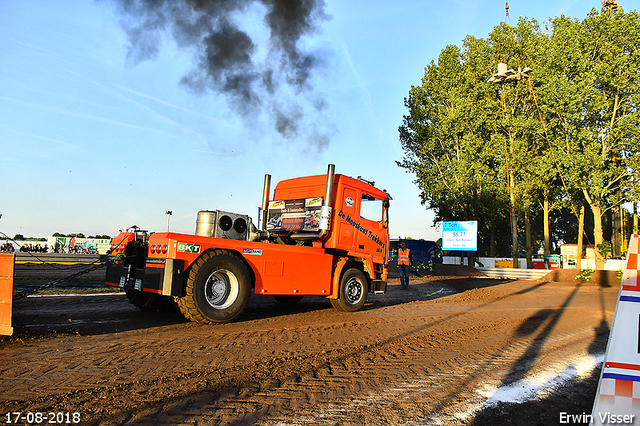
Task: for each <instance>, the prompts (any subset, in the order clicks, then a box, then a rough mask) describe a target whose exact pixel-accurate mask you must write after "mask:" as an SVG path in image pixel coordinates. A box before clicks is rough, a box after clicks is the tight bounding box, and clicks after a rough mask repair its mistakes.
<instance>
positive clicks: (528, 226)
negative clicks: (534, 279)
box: [524, 208, 533, 269]
mask: <svg viewBox="0 0 640 426" xmlns="http://www.w3.org/2000/svg"><path fill="white" fill-rule="evenodd" d="M524 233H525V245H526V246H527V247H526V249H527V269H533V259H532V257H533V247H531V218H530V217H529V209H526V208H525V210H524Z"/></svg>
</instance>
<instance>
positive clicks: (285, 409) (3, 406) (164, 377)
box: [0, 265, 619, 425]
mask: <svg viewBox="0 0 640 426" xmlns="http://www.w3.org/2000/svg"><path fill="white" fill-rule="evenodd" d="M436 266H437V269H436V271H435V272H434V273H432V274H430V276H426V277H422V278H414V279H413V280H412V283H411V286H410V289H409V290H406V291H403V290H401V289H400V286H399V283H398V282H397V280H392V281H391V282H390V285H389V290H388V292H387V294H386V295H382V296H370V297H369V300H368V303H367V304H366V306H365V309H364V310H363V311H361V312H356V313H344V312H338V311H336V310H334V309H333V308H332V307H331V304H330V303H329V301H328V300H326V299H323V298H320V297H308V296H307V297H305V298H304V299H303V300H302V301H301V302H300V303H299V304H297V305H294V306H284V305H281V304H279V303H277V302H276V301H274V300H273V299H271V298H270V297H267V296H252V298H251V299H250V302H249V305H248V306H247V309H246V310H245V312H244V314H243V315H242V316H241V317H240V318H239V319H237V320H236V321H235V322H233V323H230V324H225V325H216V326H211V325H198V324H194V323H189V322H186V321H185V320H184V319H183V318H182V317H181V316H180V315H179V314H177V313H152V312H144V311H141V310H138V309H136V308H134V307H133V306H131V305H130V304H129V303H128V301H127V299H126V297H125V296H124V295H123V294H120V293H112V294H102V295H95V294H93V295H80V296H78V295H76V296H74V295H66V296H52V295H46V296H45V297H28V298H22V299H19V300H16V301H15V303H14V318H13V326H14V329H15V333H14V335H13V336H11V337H2V338H0V377H1V379H0V415H2V416H4V419H5V421H6V420H7V419H8V418H7V417H6V416H7V415H6V413H10V412H17V411H19V412H21V413H36V412H42V413H45V414H47V413H67V412H68V413H79V414H78V415H77V417H76V419H78V418H79V419H80V420H81V424H100V425H119V424H140V425H147V424H149V425H151V424H154V425H155V424H180V425H245V424H255V425H430V424H445V425H502V424H504V425H507V424H509V425H512V424H513V425H553V424H559V422H560V413H569V414H581V413H587V414H588V413H590V412H591V409H592V405H593V399H594V396H595V391H596V386H597V381H598V377H599V364H598V360H599V361H601V360H602V354H603V353H604V351H605V348H606V340H607V337H608V334H609V327H610V324H611V320H612V318H613V311H614V308H615V304H616V300H617V295H618V287H619V280H617V279H616V276H615V272H613V273H600V274H598V275H595V276H594V280H593V281H591V282H585V283H583V282H580V281H575V280H574V277H575V275H576V274H575V271H573V272H571V271H562V272H559V273H555V274H554V273H551V274H550V275H548V276H547V277H546V278H545V279H541V280H536V281H527V280H523V281H512V280H497V279H488V278H483V277H480V276H478V275H480V274H478V273H477V272H476V271H475V270H473V269H470V268H465V267H455V266H449V265H436ZM16 277H17V278H19V277H20V271H17V272H16ZM17 281H18V282H19V281H20V280H19V279H18V280H17ZM594 366H595V368H594ZM514 395H515V397H514ZM514 401H517V402H514ZM70 418H71V419H72V420H73V417H70ZM11 420H13V419H11ZM19 423H20V422H19ZM21 423H25V422H21Z"/></svg>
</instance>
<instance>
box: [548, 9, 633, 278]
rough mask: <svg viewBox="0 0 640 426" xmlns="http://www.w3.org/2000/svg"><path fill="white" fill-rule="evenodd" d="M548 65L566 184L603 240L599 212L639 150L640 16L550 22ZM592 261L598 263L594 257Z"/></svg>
mask: <svg viewBox="0 0 640 426" xmlns="http://www.w3.org/2000/svg"><path fill="white" fill-rule="evenodd" d="M550 52H552V56H551V58H550V59H551V60H550V61H549V63H550V66H551V67H552V68H553V69H554V71H555V78H554V79H553V80H552V81H551V84H552V85H554V91H553V92H554V93H556V97H555V99H553V100H550V103H549V105H552V108H553V110H554V113H555V115H556V117H557V119H556V122H557V123H558V125H560V126H561V127H562V131H563V133H564V136H565V137H564V140H563V141H562V144H558V145H557V146H556V148H557V150H558V152H560V153H561V155H562V157H563V162H564V164H565V166H566V168H565V170H564V172H565V174H566V179H567V181H568V184H569V185H571V186H572V187H574V188H577V189H579V190H580V191H581V192H582V195H583V196H584V199H585V200H586V202H587V203H588V204H589V206H590V208H591V211H592V214H593V220H594V228H595V229H594V242H595V244H596V246H597V245H601V244H602V243H603V229H602V217H603V214H604V212H605V211H606V210H607V209H608V208H611V207H614V206H617V205H619V202H620V201H621V200H622V197H618V199H617V200H616V202H615V203H611V201H612V200H611V196H612V194H616V193H620V191H621V190H622V188H623V186H624V185H625V182H627V181H628V180H629V177H630V175H629V168H628V166H627V163H629V162H631V161H633V160H632V159H633V158H634V157H636V156H637V155H638V143H637V126H638V125H639V124H640V123H639V121H640V117H639V116H638V101H639V100H640V99H639V97H638V93H639V91H638V90H639V87H640V85H639V84H640V75H639V74H638V69H640V19H639V17H638V14H637V13H635V12H632V13H629V14H625V13H623V12H622V11H620V12H618V13H615V14H613V13H604V14H602V15H599V14H598V12H597V11H596V10H595V9H594V10H592V12H591V13H590V14H589V16H588V17H587V18H586V19H585V20H584V21H582V22H579V21H577V20H572V19H569V18H566V17H564V16H563V17H560V18H556V19H554V20H553V36H552V48H551V49H550ZM596 266H597V268H598V269H602V268H603V258H602V257H601V256H597V263H596Z"/></svg>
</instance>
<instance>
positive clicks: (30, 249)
mask: <svg viewBox="0 0 640 426" xmlns="http://www.w3.org/2000/svg"><path fill="white" fill-rule="evenodd" d="M15 251H16V249H15V247H14V246H13V244H11V243H5V244H2V246H0V252H4V253H14V252H15ZM18 251H20V252H23V253H73V254H82V253H84V254H94V253H95V252H96V251H95V249H91V248H85V247H83V246H71V247H68V248H67V249H65V248H64V247H59V246H51V247H49V246H48V245H47V244H44V245H40V244H23V245H21V246H20V248H19V250H18Z"/></svg>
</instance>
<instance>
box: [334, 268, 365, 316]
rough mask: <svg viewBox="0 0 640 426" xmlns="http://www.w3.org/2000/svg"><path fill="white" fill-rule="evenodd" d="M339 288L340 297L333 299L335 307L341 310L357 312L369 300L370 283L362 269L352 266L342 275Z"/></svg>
mask: <svg viewBox="0 0 640 426" xmlns="http://www.w3.org/2000/svg"><path fill="white" fill-rule="evenodd" d="M339 290H340V295H339V297H338V298H337V299H331V304H332V305H333V307H334V308H336V309H337V310H339V311H344V312H356V311H359V310H360V309H362V307H363V306H364V303H365V302H366V301H367V295H368V294H369V283H368V282H367V278H366V277H365V276H364V273H363V272H362V271H361V270H359V269H356V268H351V269H348V270H347V271H346V272H345V273H344V274H343V275H342V279H341V280H340V289H339Z"/></svg>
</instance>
